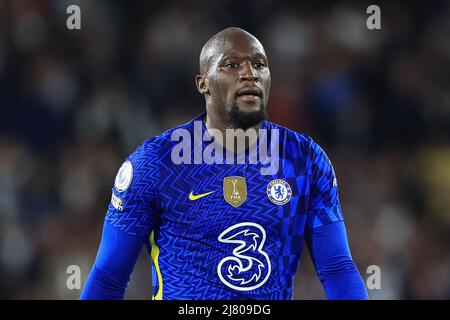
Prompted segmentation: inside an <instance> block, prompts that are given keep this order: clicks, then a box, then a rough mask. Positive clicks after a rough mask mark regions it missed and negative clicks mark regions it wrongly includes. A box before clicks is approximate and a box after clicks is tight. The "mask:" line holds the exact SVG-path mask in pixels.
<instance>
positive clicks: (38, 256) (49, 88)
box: [0, 0, 450, 299]
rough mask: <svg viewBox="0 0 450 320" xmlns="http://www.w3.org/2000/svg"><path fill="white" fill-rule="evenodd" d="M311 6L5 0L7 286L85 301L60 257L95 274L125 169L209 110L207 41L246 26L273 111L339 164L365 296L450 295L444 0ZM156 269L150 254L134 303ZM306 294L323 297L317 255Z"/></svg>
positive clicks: (301, 285) (2, 146)
mask: <svg viewBox="0 0 450 320" xmlns="http://www.w3.org/2000/svg"><path fill="white" fill-rule="evenodd" d="M312 2H313V1H309V2H307V1H265V0H259V1H249V0H242V1H239V2H230V1H224V0H214V1H200V0H198V1H164V2H161V3H159V4H157V3H156V2H155V1H111V0H103V1H88V0H86V1H75V0H70V1H66V0H53V1H44V0H34V1H31V0H29V1H25V0H13V1H12V0H11V1H8V0H0V110H1V116H0V297H1V298H7V299H77V298H78V297H79V294H80V290H73V291H70V290H68V289H67V288H66V278H67V276H68V275H67V274H66V268H67V266H69V265H79V266H80V267H81V270H82V284H84V281H85V280H86V277H87V274H88V272H89V270H90V268H91V266H92V263H93V260H94V258H95V255H96V251H97V247H98V244H99V241H100V235H101V228H102V223H103V219H104V214H105V211H106V207H107V205H108V203H109V198H110V196H111V191H110V190H111V187H112V185H113V181H114V177H115V174H116V172H117V169H118V168H119V166H120V164H121V163H122V161H123V159H124V158H125V157H126V156H127V155H128V154H129V153H131V152H132V151H133V150H134V149H135V148H136V147H137V146H138V145H139V144H141V143H142V142H143V141H144V140H145V139H147V138H148V137H150V136H153V135H156V134H159V133H161V132H162V131H165V130H166V129H168V128H170V127H173V126H175V125H177V124H181V123H183V122H185V121H188V120H189V119H191V118H193V117H194V116H196V115H197V114H199V113H201V112H202V111H203V110H204V100H203V97H202V96H201V95H200V94H198V93H197V90H196V88H195V84H194V76H195V74H196V73H197V70H198V55H199V53H200V49H201V47H202V45H203V43H204V42H205V41H206V40H207V39H208V38H209V37H210V36H212V35H213V34H215V33H216V32H218V31H220V30H221V29H223V28H225V27H229V26H238V27H242V28H244V29H246V30H248V31H249V32H251V33H253V34H254V35H255V36H257V37H258V38H259V39H260V40H261V42H262V43H263V45H264V46H265V48H266V51H267V55H268V57H269V63H270V68H271V72H272V90H271V96H270V102H269V114H270V120H272V121H274V122H277V123H280V124H282V125H285V126H287V127H289V128H291V129H294V130H297V131H300V132H303V133H306V134H308V135H310V136H312V137H313V138H314V139H315V140H316V141H317V142H318V143H319V144H320V145H322V146H323V147H324V149H325V150H326V151H327V154H328V155H329V157H330V158H331V159H332V161H333V164H334V167H335V170H336V172H337V175H338V179H339V182H340V198H341V203H342V208H343V211H344V215H345V218H346V221H347V229H348V235H349V240H350V244H351V248H352V254H353V257H354V259H355V261H356V263H357V265H358V267H359V269H360V271H361V273H362V276H363V278H364V279H367V277H368V274H367V273H366V269H367V267H368V266H369V265H378V266H380V268H381V289H380V290H369V295H370V297H371V298H372V299H434V298H436V299H449V298H450V254H449V248H450V245H449V239H450V237H449V230H450V139H449V138H450V90H449V89H450V2H448V1H414V2H412V1H389V2H373V3H372V2H366V1H353V2H336V1H323V2H320V4H317V3H314V4H312ZM71 4H77V5H79V6H80V8H81V26H82V28H81V30H73V31H70V30H68V29H67V27H66V19H67V17H68V16H69V15H68V14H66V8H67V7H68V6H69V5H71ZM370 4H378V5H379V6H380V8H381V27H382V29H381V30H368V29H367V28H366V19H367V18H368V16H369V15H368V14H366V8H367V6H368V5H370ZM150 276H151V275H150V263H149V258H148V255H147V253H146V252H144V251H143V252H142V256H141V258H140V259H139V261H138V264H137V265H136V268H135V272H134V273H133V276H132V280H131V283H130V289H129V290H128V292H127V295H126V298H128V299H148V298H150V297H151V284H150ZM295 298H296V299H323V298H324V294H323V290H322V287H321V285H320V282H319V281H318V280H317V277H316V275H315V273H314V269H313V267H312V265H311V262H310V258H309V254H308V253H307V251H305V252H304V253H303V255H302V259H301V266H300V269H299V273H298V276H297V278H296V290H295Z"/></svg>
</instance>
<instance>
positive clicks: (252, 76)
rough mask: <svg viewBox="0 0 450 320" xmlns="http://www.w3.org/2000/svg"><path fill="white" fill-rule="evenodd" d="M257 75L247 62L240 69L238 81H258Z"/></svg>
mask: <svg viewBox="0 0 450 320" xmlns="http://www.w3.org/2000/svg"><path fill="white" fill-rule="evenodd" d="M258 79H259V78H258V73H257V72H256V70H255V69H254V68H253V67H252V64H251V63H250V62H249V61H247V62H246V63H244V66H243V67H242V69H241V72H240V74H239V80H240V81H258Z"/></svg>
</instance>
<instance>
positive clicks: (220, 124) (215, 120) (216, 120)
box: [203, 107, 262, 152]
mask: <svg viewBox="0 0 450 320" xmlns="http://www.w3.org/2000/svg"><path fill="white" fill-rule="evenodd" d="M206 109H207V112H206V117H205V119H204V120H203V121H204V122H205V126H206V129H207V130H208V132H209V133H210V135H211V136H213V134H211V133H212V132H211V130H212V129H215V130H219V131H220V132H221V133H222V137H223V140H222V141H219V140H217V139H216V142H217V143H219V144H220V145H222V146H227V142H226V139H227V134H226V130H227V129H233V130H234V129H242V128H237V127H234V126H233V125H232V124H231V123H230V122H229V121H227V120H225V119H224V118H223V117H221V116H220V115H218V114H217V113H216V112H214V111H213V109H212V108H208V107H207V108H206ZM261 124H262V122H260V123H258V124H256V125H254V126H252V127H250V128H249V129H247V130H250V131H254V132H255V133H256V135H255V138H253V139H252V136H250V137H249V138H248V139H245V149H248V148H249V147H250V146H252V145H253V144H254V143H256V142H257V137H258V135H259V129H260V128H261ZM245 131H246V130H244V132H245ZM233 140H236V139H234V138H233ZM233 144H234V150H235V151H237V152H239V151H242V150H240V149H241V148H240V147H239V145H238V144H237V141H233Z"/></svg>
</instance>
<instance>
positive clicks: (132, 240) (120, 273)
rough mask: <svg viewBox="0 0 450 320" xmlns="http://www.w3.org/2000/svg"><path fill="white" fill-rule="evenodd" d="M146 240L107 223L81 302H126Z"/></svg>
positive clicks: (104, 226)
mask: <svg viewBox="0 0 450 320" xmlns="http://www.w3.org/2000/svg"><path fill="white" fill-rule="evenodd" d="M144 242H145V238H143V237H137V236H133V235H129V234H127V233H125V232H123V231H121V230H119V229H118V228H116V227H114V226H112V225H111V224H110V223H108V222H105V223H104V225H103V234H102V240H101V242H100V247H99V249H98V253H97V258H96V259H95V262H94V266H93V267H92V270H91V272H90V274H89V277H88V279H87V281H86V284H85V286H84V289H83V292H82V293H81V297H80V299H82V300H119V299H123V296H124V294H125V290H126V288H127V284H128V281H129V280H130V275H131V272H132V271H133V268H134V265H135V264H136V261H137V258H138V257H139V253H140V251H141V249H142V246H143V245H144Z"/></svg>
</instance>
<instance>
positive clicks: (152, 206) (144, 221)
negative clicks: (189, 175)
mask: <svg viewBox="0 0 450 320" xmlns="http://www.w3.org/2000/svg"><path fill="white" fill-rule="evenodd" d="M155 149H156V146H155V144H154V143H153V142H152V141H151V140H148V141H147V142H146V143H144V144H143V145H142V146H141V147H139V148H138V149H137V150H136V151H135V152H134V153H133V154H132V155H131V156H130V157H129V158H128V159H127V161H125V162H124V164H123V165H122V166H121V168H120V169H119V172H118V173H117V176H116V180H115V184H114V188H113V189H112V197H111V203H110V204H109V206H108V211H107V213H106V217H105V222H104V224H103V234H102V239H101V242H100V247H99V249H98V253H97V258H96V259H95V262H94V266H93V267H92V270H91V272H90V274H89V277H88V279H87V281H86V284H85V287H84V289H83V292H82V294H81V297H80V299H108V300H113V299H123V296H124V294H125V290H126V288H127V284H128V281H129V280H130V275H131V273H132V271H133V268H134V265H135V264H136V261H137V259H138V257H139V253H140V251H141V249H142V246H143V245H144V243H146V241H147V239H148V237H149V234H150V231H151V230H152V229H153V228H155V227H157V225H158V222H157V221H158V219H159V209H158V205H157V202H158V200H157V199H158V181H159V166H158V158H157V152H155Z"/></svg>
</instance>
